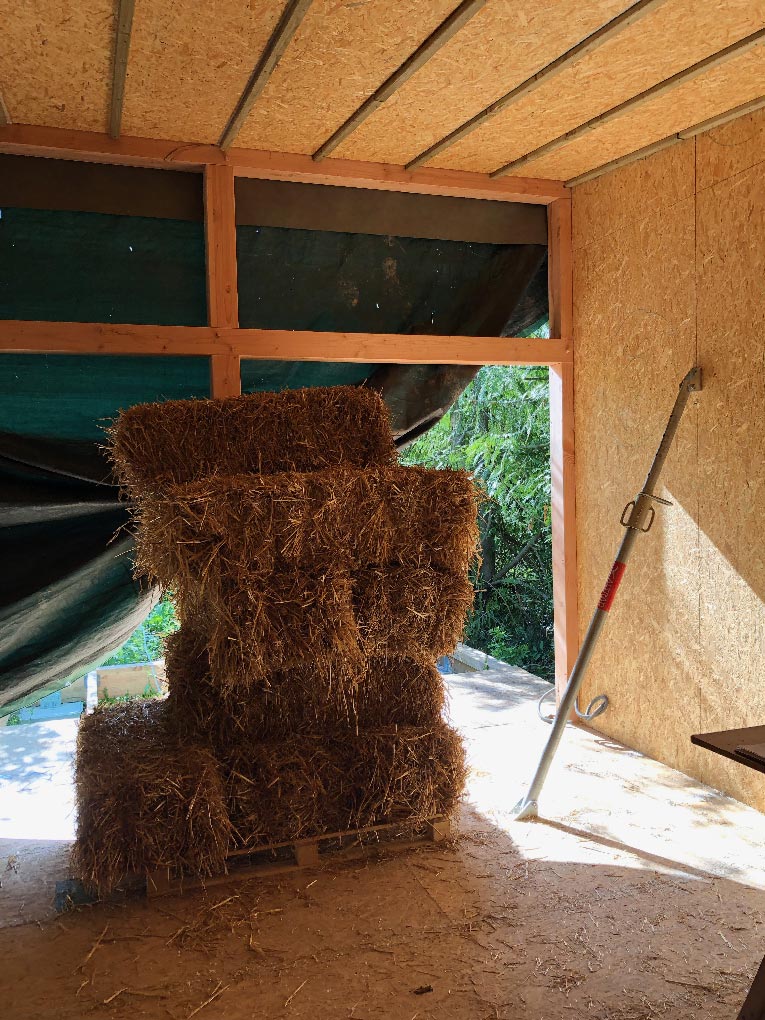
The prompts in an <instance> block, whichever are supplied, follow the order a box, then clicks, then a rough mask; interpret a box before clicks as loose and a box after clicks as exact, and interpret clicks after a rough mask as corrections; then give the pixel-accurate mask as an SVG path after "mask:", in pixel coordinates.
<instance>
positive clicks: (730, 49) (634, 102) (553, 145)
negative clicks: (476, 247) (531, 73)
mask: <svg viewBox="0 0 765 1020" xmlns="http://www.w3.org/2000/svg"><path fill="white" fill-rule="evenodd" d="M763 42H765V28H761V29H760V30H759V31H758V32H752V34H751V35H747V36H745V37H744V38H743V39H739V40H738V42H735V43H731V45H730V46H726V47H725V48H724V49H722V50H718V52H717V53H712V54H710V55H709V56H708V57H705V58H704V59H703V60H699V61H697V62H696V63H695V64H692V65H691V66H690V67H686V68H685V69H684V70H683V71H678V72H677V74H673V75H672V76H671V77H670V78H666V79H665V80H664V81H661V82H658V83H657V84H656V85H652V86H651V88H649V89H645V90H644V91H643V92H639V93H638V94H637V95H636V96H632V97H631V98H630V99H625V101H624V102H623V103H619V105H618V106H614V107H612V108H611V109H610V110H606V111H605V113H600V114H598V116H597V117H591V118H590V120H588V121H585V123H584V124H580V125H579V126H578V127H575V128H572V129H571V131H566V132H565V133H564V134H562V135H558V137H557V138H553V139H551V141H549V142H545V144H544V145H540V146H538V147H537V148H536V149H532V151H531V152H527V153H526V154H525V155H523V156H520V157H518V159H513V160H511V161H510V162H509V163H505V164H504V166H501V167H498V168H497V169H496V170H495V171H494V172H493V173H492V174H491V177H493V178H497V177H503V176H504V175H505V174H509V173H513V172H515V171H517V170H520V169H521V167H524V166H526V164H527V163H532V162H534V160H537V159H540V158H541V157H542V156H547V155H548V154H549V153H551V152H555V150H556V149H560V148H562V147H563V146H564V145H568V144H569V143H570V142H573V141H575V140H576V139H577V138H581V137H582V136H583V135H586V134H589V132H590V131H592V130H593V129H594V128H597V127H601V126H602V125H604V124H608V123H609V122H610V121H612V120H616V118H617V117H622V116H624V114H626V113H628V112H630V111H631V110H635V109H637V108H638V107H640V106H642V105H643V104H644V103H647V102H648V101H649V100H651V99H657V98H658V97H659V96H662V95H665V94H666V93H668V92H671V91H672V89H675V88H677V87H678V86H679V85H683V84H685V83H686V82H689V81H692V80H693V79H694V78H698V77H699V76H700V75H702V74H706V72H707V71H711V70H712V69H713V68H715V67H719V66H720V64H724V63H725V62H726V61H728V60H731V59H732V58H733V57H738V56H741V54H743V53H746V52H747V51H748V50H751V49H754V47H755V46H760V45H762V43H763Z"/></svg>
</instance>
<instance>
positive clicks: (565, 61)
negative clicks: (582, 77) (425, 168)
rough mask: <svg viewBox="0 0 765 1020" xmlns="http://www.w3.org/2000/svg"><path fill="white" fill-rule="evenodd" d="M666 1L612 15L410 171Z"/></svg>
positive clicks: (645, 1)
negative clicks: (615, 15) (608, 19)
mask: <svg viewBox="0 0 765 1020" xmlns="http://www.w3.org/2000/svg"><path fill="white" fill-rule="evenodd" d="M665 2H666V0H638V3H635V4H633V5H632V6H631V7H629V8H628V9H627V10H626V11H623V12H622V13H621V14H619V15H617V17H615V18H613V19H612V20H611V21H609V22H608V23H607V24H605V25H603V26H602V27H601V28H599V29H597V31H595V32H593V33H591V34H590V35H588V36H587V38H586V39H582V41H581V42H579V43H577V44H576V46H572V47H571V49H569V50H567V51H566V52H565V53H562V54H561V55H560V56H559V57H556V59H555V60H552V61H551V62H550V63H549V64H547V66H546V67H543V68H542V69H541V70H540V71H537V72H536V74H533V75H531V77H530V78H527V79H526V80H525V81H523V82H521V83H520V85H517V86H516V87H515V88H514V89H511V90H510V91H509V92H506V93H505V95H503V96H500V98H499V99H497V100H495V101H494V102H493V103H490V104H489V106H487V107H486V108H485V109H484V110H481V112H480V113H477V114H476V115H475V116H474V117H470V119H469V120H466V121H465V122H464V123H463V124H460V126H459V127H457V128H455V129H454V131H451V132H450V133H449V134H448V135H446V136H445V137H444V138H442V139H440V141H438V142H436V143H435V144H434V145H431V146H429V147H428V148H427V149H425V150H424V151H423V152H421V153H420V154H419V155H418V156H415V158H414V159H413V160H410V162H409V163H407V170H410V169H413V168H414V167H418V166H422V165H423V164H424V163H427V162H428V161H429V160H431V159H435V157H436V156H438V155H439V154H440V153H442V152H444V150H445V149H448V148H449V147H450V146H452V145H454V144H455V142H458V141H459V140H460V139H461V138H464V137H465V136H466V135H469V134H470V132H471V131H475V129H476V128H478V127H480V126H481V125H482V124H485V123H486V121H487V120H490V119H491V118H492V117H495V116H496V115H497V114H498V113H500V112H501V111H502V110H506V109H507V108H508V107H509V106H511V105H512V104H513V103H517V102H518V101H519V100H521V99H523V98H524V96H528V95H530V94H531V93H532V92H534V91H535V90H536V89H538V88H539V87H540V86H541V85H544V84H546V83H547V82H549V81H552V79H553V78H555V77H557V76H558V75H559V74H561V73H562V72H563V71H565V70H566V69H567V68H569V67H571V66H572V65H573V64H575V63H576V62H577V61H578V60H582V59H584V57H586V56H588V55H589V54H590V53H593V52H594V51H595V50H596V49H598V47H600V46H603V45H604V44H605V43H607V42H609V41H610V40H611V39H613V38H614V37H615V36H616V35H617V34H618V33H619V32H622V31H624V29H626V28H629V27H630V26H631V25H634V24H635V23H636V22H637V21H639V19H640V18H642V17H644V16H645V15H646V14H650V13H651V11H653V10H655V9H656V8H658V7H660V6H661V4H663V3H665Z"/></svg>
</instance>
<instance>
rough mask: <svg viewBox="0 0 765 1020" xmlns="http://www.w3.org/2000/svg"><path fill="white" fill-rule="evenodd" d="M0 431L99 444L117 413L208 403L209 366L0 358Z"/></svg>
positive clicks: (164, 360) (153, 359)
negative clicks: (154, 405)
mask: <svg viewBox="0 0 765 1020" xmlns="http://www.w3.org/2000/svg"><path fill="white" fill-rule="evenodd" d="M0 359H1V360H0V431H5V432H18V433H21V434H23V435H32V436H57V437H59V438H67V439H90V440H96V441H98V442H103V440H104V433H103V428H104V426H105V425H107V424H108V422H109V421H110V420H111V419H113V418H114V417H116V415H117V414H118V413H119V411H120V409H121V408H125V407H132V405H133V404H140V403H146V402H149V401H157V400H176V399H184V398H186V397H209V395H210V361H209V358H200V357H193V358H192V357H188V358H186V357H184V358H179V357H164V356H162V355H156V356H154V355H152V356H150V355H130V356H127V355H126V356H124V357H122V356H118V355H108V356H106V355H104V356H95V355H80V354H3V355H0Z"/></svg>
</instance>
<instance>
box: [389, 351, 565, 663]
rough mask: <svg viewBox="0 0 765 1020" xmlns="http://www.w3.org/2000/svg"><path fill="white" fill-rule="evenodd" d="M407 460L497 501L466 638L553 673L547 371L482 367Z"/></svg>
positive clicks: (487, 511)
mask: <svg viewBox="0 0 765 1020" xmlns="http://www.w3.org/2000/svg"><path fill="white" fill-rule="evenodd" d="M401 460H402V462H403V463H405V464H424V465H426V466H428V467H434V468H462V469H464V470H467V471H470V472H471V473H472V474H473V476H474V477H475V479H476V481H477V482H478V483H479V484H480V485H481V486H482V488H483V489H484V490H485V491H486V493H487V495H488V497H489V498H488V499H487V501H486V503H485V504H484V505H483V508H482V512H481V520H480V528H481V552H482V556H483V562H482V564H481V567H480V569H479V570H477V571H476V576H475V584H476V604H475V609H474V611H473V613H472V615H471V617H470V619H469V621H468V625H467V630H466V635H465V637H466V641H467V643H468V644H470V645H472V646H473V647H475V648H479V649H481V650H482V651H485V652H488V653H489V654H490V655H494V656H495V657H496V658H499V659H503V660H505V661H506V662H510V663H512V664H513V665H520V666H523V667H524V668H526V669H528V670H530V671H531V672H533V673H536V674H537V675H538V676H541V677H545V678H546V679H552V677H553V676H554V653H553V625H552V548H551V531H550V414H549V390H548V374H547V369H545V368H541V367H540V368H537V367H531V368H520V367H513V368H502V367H487V368H482V369H481V370H480V371H479V372H478V374H477V375H476V378H475V379H474V381H473V382H472V383H471V384H470V385H469V386H468V387H467V389H466V390H465V391H464V393H463V394H462V395H461V397H460V398H459V400H458V401H457V402H456V403H455V404H454V406H453V407H452V408H451V410H450V411H449V412H448V413H447V414H446V415H445V416H444V418H443V419H442V420H441V421H440V422H439V423H438V425H436V426H435V427H434V428H432V429H431V430H430V431H429V432H426V433H425V434H424V435H423V436H421V437H420V438H419V439H417V440H416V441H415V442H414V443H412V444H411V445H410V446H409V447H408V448H407V449H406V450H404V451H403V453H402V455H401Z"/></svg>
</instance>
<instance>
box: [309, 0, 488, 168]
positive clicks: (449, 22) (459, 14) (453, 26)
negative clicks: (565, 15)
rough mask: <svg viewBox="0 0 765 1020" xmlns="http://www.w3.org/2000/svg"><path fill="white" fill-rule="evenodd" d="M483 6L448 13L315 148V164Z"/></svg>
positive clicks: (471, 0) (482, 0) (478, 1)
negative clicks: (419, 44)
mask: <svg viewBox="0 0 765 1020" xmlns="http://www.w3.org/2000/svg"><path fill="white" fill-rule="evenodd" d="M485 5H486V0H462V3H461V4H460V5H459V7H457V8H456V10H454V11H452V13H451V14H450V15H449V17H448V18H447V19H446V20H445V21H443V22H442V23H441V24H440V25H439V26H438V28H437V29H436V30H435V31H434V32H431V34H430V35H429V36H428V38H427V39H426V40H425V42H424V43H422V45H421V46H419V47H418V48H417V49H416V50H415V51H414V53H413V54H412V55H411V56H410V57H408V58H407V59H406V60H405V61H404V63H403V64H402V65H401V66H400V67H399V68H398V69H397V70H396V71H394V72H393V74H392V75H391V76H390V77H389V78H387V79H386V80H385V81H384V82H383V84H382V85H381V86H380V87H379V88H378V89H377V91H376V92H374V93H373V94H372V95H371V96H370V97H369V98H368V99H367V100H365V101H364V102H363V103H362V104H361V106H360V107H359V108H358V109H357V110H356V111H355V112H354V113H352V114H351V116H350V117H349V118H348V120H346V121H345V123H344V124H342V125H341V126H340V127H339V128H338V129H337V131H335V133H334V134H332V135H330V137H329V138H328V139H327V140H326V142H324V143H323V145H320V146H319V148H318V149H317V150H316V152H314V154H313V158H314V159H315V160H320V159H324V157H325V156H328V155H329V153H330V152H332V151H333V150H334V149H336V148H337V147H338V145H339V144H340V143H341V142H342V141H343V140H344V139H345V138H347V137H348V135H350V134H352V132H354V131H355V130H356V128H357V127H358V126H359V124H361V123H363V122H364V121H365V120H366V119H367V117H371V115H372V114H373V113H374V112H375V110H379V108H380V107H381V106H382V105H383V103H385V102H387V101H388V99H390V97H391V96H392V95H393V93H394V92H395V91H396V89H399V88H401V86H402V85H403V84H404V83H405V82H407V81H409V79H410V78H411V77H412V75H414V74H416V72H417V71H419V69H420V68H421V67H423V66H424V64H426V63H427V61H428V60H430V58H431V57H432V56H433V55H434V54H436V53H437V52H438V51H439V50H440V49H441V47H442V46H444V45H446V43H448V42H449V40H450V39H451V38H452V37H453V36H455V35H456V34H457V32H459V30H460V29H461V28H462V27H463V26H464V25H466V24H467V23H468V21H470V19H471V18H472V17H473V15H474V14H476V13H477V12H478V11H480V10H481V8H482V7H484V6H485Z"/></svg>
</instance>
